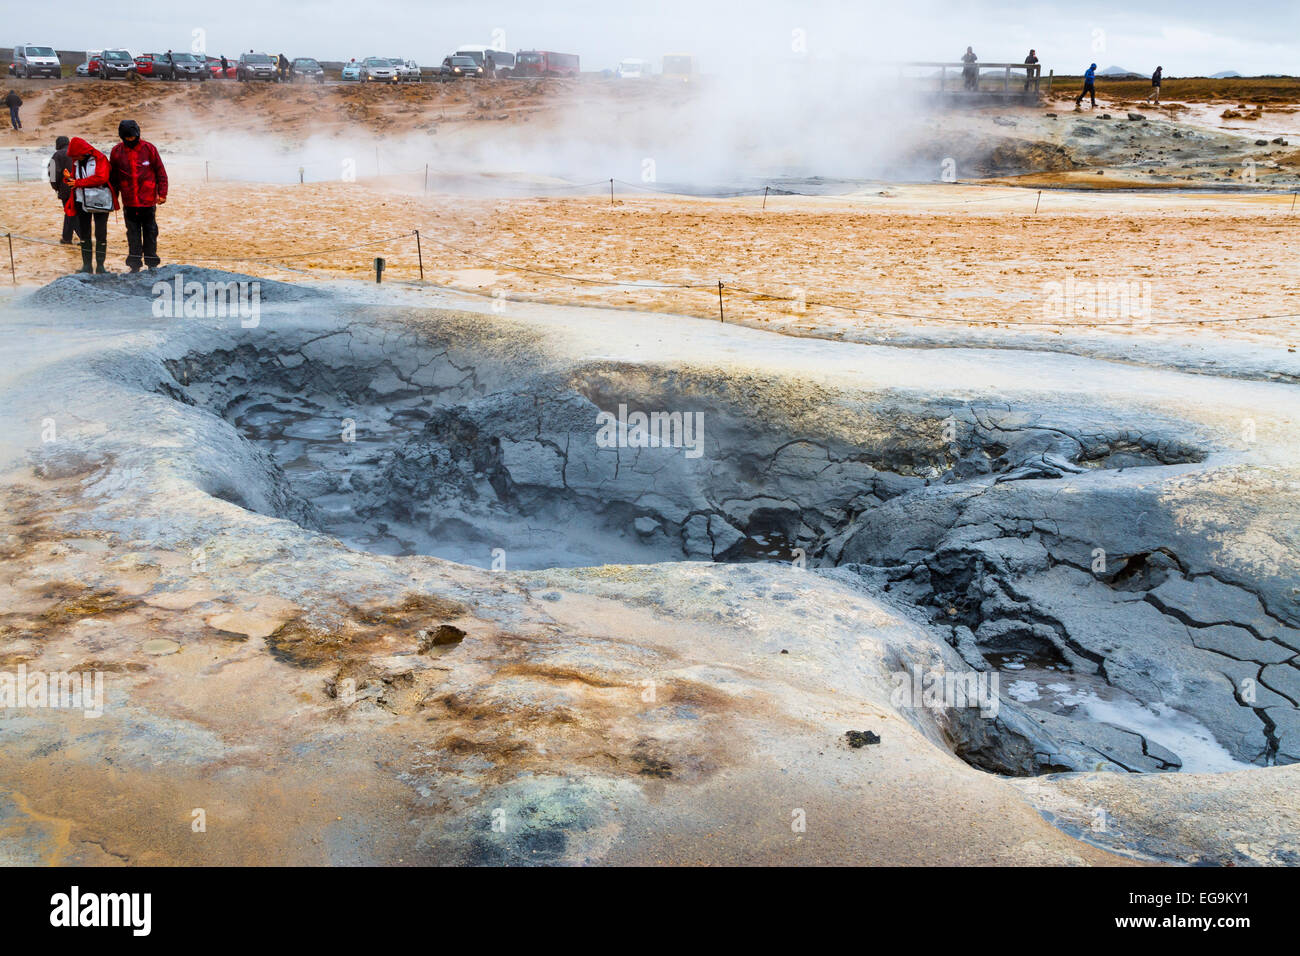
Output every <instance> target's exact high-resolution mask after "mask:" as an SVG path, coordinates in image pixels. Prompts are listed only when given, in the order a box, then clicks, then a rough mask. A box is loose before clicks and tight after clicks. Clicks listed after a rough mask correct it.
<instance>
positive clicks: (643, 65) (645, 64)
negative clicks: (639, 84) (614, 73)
mask: <svg viewBox="0 0 1300 956" xmlns="http://www.w3.org/2000/svg"><path fill="white" fill-rule="evenodd" d="M618 75H619V78H620V79H624V80H639V79H641V78H642V77H646V76H649V75H650V62H649V61H648V60H636V59H629V60H620V61H619V64H618Z"/></svg>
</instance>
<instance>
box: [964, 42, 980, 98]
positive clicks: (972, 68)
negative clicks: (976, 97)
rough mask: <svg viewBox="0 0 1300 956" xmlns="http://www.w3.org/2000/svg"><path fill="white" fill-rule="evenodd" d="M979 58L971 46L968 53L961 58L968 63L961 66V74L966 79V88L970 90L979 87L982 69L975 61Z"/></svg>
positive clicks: (967, 49) (967, 50)
mask: <svg viewBox="0 0 1300 956" xmlns="http://www.w3.org/2000/svg"><path fill="white" fill-rule="evenodd" d="M978 59H979V57H977V56H976V55H975V51H974V50H973V49H971V48H970V47H967V48H966V53H965V55H964V56H962V58H961V61H962V62H963V63H965V64H966V65H965V66H963V67H962V68H961V76H962V79H963V80H964V81H965V85H966V89H968V90H976V89H979V85H980V79H979V76H980V71H979V67H977V66H976V65H975V61H976V60H978Z"/></svg>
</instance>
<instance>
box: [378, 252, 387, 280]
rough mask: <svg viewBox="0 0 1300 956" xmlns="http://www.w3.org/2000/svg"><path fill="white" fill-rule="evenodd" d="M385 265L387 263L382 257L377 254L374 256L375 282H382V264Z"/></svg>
mask: <svg viewBox="0 0 1300 956" xmlns="http://www.w3.org/2000/svg"><path fill="white" fill-rule="evenodd" d="M385 265H387V263H386V262H385V261H384V260H383V259H381V258H380V257H379V256H376V257H375V281H376V282H383V281H384V266H385Z"/></svg>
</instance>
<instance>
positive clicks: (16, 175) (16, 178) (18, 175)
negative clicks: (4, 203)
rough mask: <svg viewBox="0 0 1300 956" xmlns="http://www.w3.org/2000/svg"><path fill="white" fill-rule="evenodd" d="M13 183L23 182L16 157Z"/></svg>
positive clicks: (15, 157)
mask: <svg viewBox="0 0 1300 956" xmlns="http://www.w3.org/2000/svg"><path fill="white" fill-rule="evenodd" d="M14 181H15V182H19V183H20V182H22V181H23V171H22V170H21V169H19V168H18V157H17V155H15V156H14ZM11 241H12V240H11Z"/></svg>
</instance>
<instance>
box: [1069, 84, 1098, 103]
mask: <svg viewBox="0 0 1300 956" xmlns="http://www.w3.org/2000/svg"><path fill="white" fill-rule="evenodd" d="M1085 96H1091V97H1092V105H1093V106H1096V105H1097V88H1096V87H1095V86H1093V85H1092V84H1091V83H1088V84H1087V85H1085V86H1084V88H1083V91H1082V92H1081V93H1080V94H1079V95H1078V96H1076V97H1075V98H1074V105H1075V106H1078V105H1079V104H1080V103H1082V102H1083V98H1084V97H1085Z"/></svg>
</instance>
